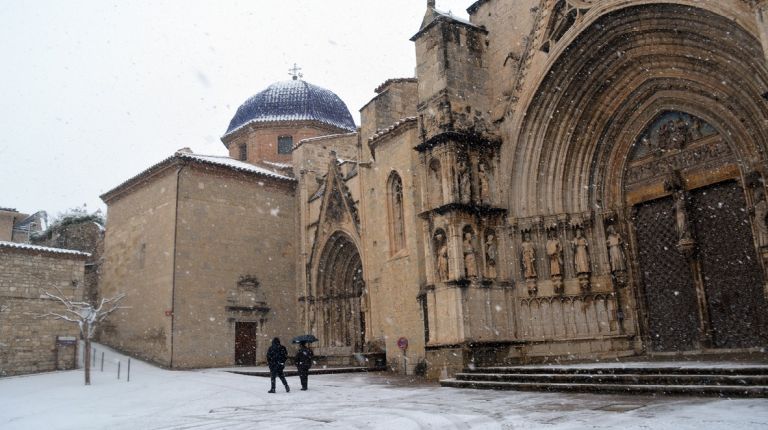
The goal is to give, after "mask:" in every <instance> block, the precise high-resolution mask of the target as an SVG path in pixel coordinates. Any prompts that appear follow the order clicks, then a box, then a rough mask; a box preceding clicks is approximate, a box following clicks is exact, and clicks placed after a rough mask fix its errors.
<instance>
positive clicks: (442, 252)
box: [435, 232, 448, 281]
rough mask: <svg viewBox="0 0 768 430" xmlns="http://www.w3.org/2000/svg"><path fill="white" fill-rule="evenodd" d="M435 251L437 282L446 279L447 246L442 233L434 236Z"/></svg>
mask: <svg viewBox="0 0 768 430" xmlns="http://www.w3.org/2000/svg"><path fill="white" fill-rule="evenodd" d="M435 249H436V253H435V259H436V260H437V261H436V264H435V265H436V266H437V279H438V280H439V281H445V280H446V279H448V244H447V243H446V240H445V235H444V234H443V233H442V232H437V234H436V235H435Z"/></svg>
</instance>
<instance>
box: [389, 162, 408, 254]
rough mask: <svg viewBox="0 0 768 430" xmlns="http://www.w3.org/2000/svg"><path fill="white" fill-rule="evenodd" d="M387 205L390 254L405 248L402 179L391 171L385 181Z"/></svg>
mask: <svg viewBox="0 0 768 430" xmlns="http://www.w3.org/2000/svg"><path fill="white" fill-rule="evenodd" d="M387 194H388V196H387V197H388V198H387V201H388V205H387V206H389V208H388V209H389V243H390V246H389V250H390V252H391V253H392V254H394V253H395V252H397V251H399V250H401V249H403V248H405V216H404V208H403V181H402V180H401V179H400V175H398V174H397V172H392V174H391V175H389V180H388V181H387Z"/></svg>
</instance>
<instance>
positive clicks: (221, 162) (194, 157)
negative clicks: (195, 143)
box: [101, 150, 296, 201]
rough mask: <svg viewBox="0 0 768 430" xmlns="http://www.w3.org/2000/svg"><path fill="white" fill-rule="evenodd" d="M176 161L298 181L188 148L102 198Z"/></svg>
mask: <svg viewBox="0 0 768 430" xmlns="http://www.w3.org/2000/svg"><path fill="white" fill-rule="evenodd" d="M174 161H191V162H196V163H201V164H210V165H215V166H220V167H225V168H229V169H232V170H236V171H239V172H245V173H252V174H256V175H260V176H266V177H269V178H274V179H278V180H283V181H291V182H295V181H296V179H295V178H292V177H290V176H286V175H281V174H279V173H276V172H274V171H272V170H269V169H266V168H263V167H259V166H254V165H253V164H249V163H246V162H244V161H239V160H235V159H233V158H230V157H226V156H221V155H200V154H195V153H192V152H187V150H180V151H176V153H175V154H173V155H172V156H170V157H168V158H166V159H165V160H163V161H160V162H159V163H155V164H153V165H152V166H150V167H149V168H147V169H145V170H143V171H142V172H141V173H139V174H137V175H135V176H133V177H131V178H129V179H127V180H125V181H123V182H122V183H121V184H120V185H118V186H116V187H114V188H112V189H111V190H109V191H107V192H106V193H104V194H102V195H101V199H102V200H104V199H109V198H111V195H112V194H113V193H115V192H117V191H119V190H121V189H123V188H125V187H128V186H130V185H131V184H133V183H134V182H135V181H138V180H139V179H141V178H143V177H145V176H147V175H149V174H150V173H153V172H156V171H159V170H160V169H161V168H163V167H166V166H168V165H170V164H171V163H173V162H174ZM105 201H106V200H105Z"/></svg>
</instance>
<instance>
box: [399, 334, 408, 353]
mask: <svg viewBox="0 0 768 430" xmlns="http://www.w3.org/2000/svg"><path fill="white" fill-rule="evenodd" d="M397 347H398V348H400V349H402V350H403V351H405V350H406V349H408V339H407V338H404V337H401V338H400V339H398V340H397Z"/></svg>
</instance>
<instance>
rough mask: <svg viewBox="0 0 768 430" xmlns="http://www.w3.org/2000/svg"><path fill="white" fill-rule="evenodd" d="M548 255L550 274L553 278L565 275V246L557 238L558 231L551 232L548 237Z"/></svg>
mask: <svg viewBox="0 0 768 430" xmlns="http://www.w3.org/2000/svg"><path fill="white" fill-rule="evenodd" d="M547 256H548V257H549V275H550V276H551V277H552V278H555V277H562V276H563V247H562V245H561V244H560V240H558V239H557V231H555V230H552V231H550V232H549V238H548V239H547Z"/></svg>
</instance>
